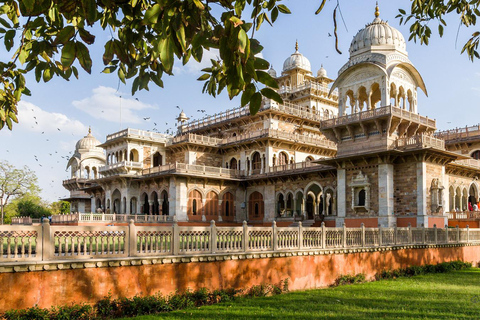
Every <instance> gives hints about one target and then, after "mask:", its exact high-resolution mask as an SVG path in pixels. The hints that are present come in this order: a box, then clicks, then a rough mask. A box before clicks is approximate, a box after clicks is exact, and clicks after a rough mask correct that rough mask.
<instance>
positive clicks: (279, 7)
mask: <svg viewBox="0 0 480 320" xmlns="http://www.w3.org/2000/svg"><path fill="white" fill-rule="evenodd" d="M277 8H278V10H279V11H280V12H281V13H286V14H289V13H291V12H290V9H288V8H287V6H286V5H284V4H279V5H278V6H277Z"/></svg>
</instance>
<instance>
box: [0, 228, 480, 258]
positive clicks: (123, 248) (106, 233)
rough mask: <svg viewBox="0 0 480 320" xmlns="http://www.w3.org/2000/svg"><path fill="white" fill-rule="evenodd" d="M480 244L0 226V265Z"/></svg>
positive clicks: (366, 234)
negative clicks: (22, 262)
mask: <svg viewBox="0 0 480 320" xmlns="http://www.w3.org/2000/svg"><path fill="white" fill-rule="evenodd" d="M460 243H467V244H469V243H480V229H470V228H468V227H467V228H462V229H461V228H458V227H457V228H455V229H449V228H436V227H434V228H424V227H421V228H412V227H407V228H397V227H395V228H382V227H379V228H365V227H364V226H363V225H362V227H360V228H346V227H341V228H327V227H325V225H324V224H322V227H303V226H302V224H301V223H299V226H298V227H277V226H276V223H275V222H274V223H273V224H272V226H271V227H252V226H249V225H248V224H247V222H244V223H243V225H242V226H238V227H217V226H216V225H215V223H214V221H212V222H211V224H210V226H204V227H192V226H179V225H178V224H177V223H176V221H174V223H173V224H172V225H171V226H136V225H135V224H134V221H133V220H130V222H129V224H128V225H126V226H54V225H50V224H49V222H48V219H44V221H43V223H42V224H41V225H37V226H0V248H1V255H0V266H2V265H4V266H6V265H11V263H16V262H21V261H24V262H27V261H29V262H42V261H53V262H55V261H68V260H75V261H89V260H90V259H93V258H94V259H96V260H102V259H105V260H109V259H112V258H128V257H166V256H179V257H181V256H192V255H193V256H194V255H217V254H223V255H225V254H234V253H239V252H242V253H245V252H248V253H262V252H289V251H292V252H293V251H298V250H312V249H315V250H316V249H318V250H331V249H349V248H353V249H357V248H378V247H395V246H407V245H429V244H431V245H436V244H460Z"/></svg>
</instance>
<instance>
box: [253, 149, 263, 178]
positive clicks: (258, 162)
mask: <svg viewBox="0 0 480 320" xmlns="http://www.w3.org/2000/svg"><path fill="white" fill-rule="evenodd" d="M261 168H262V158H261V156H260V152H255V153H254V154H253V156H252V173H253V174H259V173H260V172H261Z"/></svg>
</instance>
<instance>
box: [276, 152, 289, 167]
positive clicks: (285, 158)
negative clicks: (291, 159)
mask: <svg viewBox="0 0 480 320" xmlns="http://www.w3.org/2000/svg"><path fill="white" fill-rule="evenodd" d="M285 164H288V155H287V154H286V153H285V152H280V154H279V155H278V165H279V166H283V165H285Z"/></svg>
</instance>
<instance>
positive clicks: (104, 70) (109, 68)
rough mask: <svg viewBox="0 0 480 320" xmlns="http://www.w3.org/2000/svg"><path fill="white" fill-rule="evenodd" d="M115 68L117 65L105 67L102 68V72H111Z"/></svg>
mask: <svg viewBox="0 0 480 320" xmlns="http://www.w3.org/2000/svg"><path fill="white" fill-rule="evenodd" d="M115 70H117V66H110V67H105V69H103V71H102V73H112V72H113V71H115Z"/></svg>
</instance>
